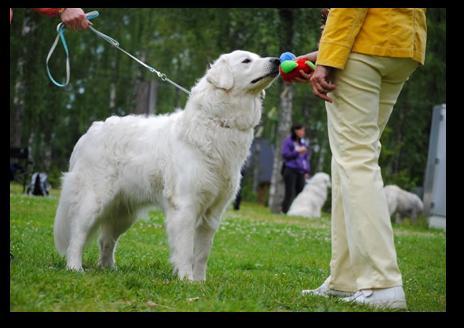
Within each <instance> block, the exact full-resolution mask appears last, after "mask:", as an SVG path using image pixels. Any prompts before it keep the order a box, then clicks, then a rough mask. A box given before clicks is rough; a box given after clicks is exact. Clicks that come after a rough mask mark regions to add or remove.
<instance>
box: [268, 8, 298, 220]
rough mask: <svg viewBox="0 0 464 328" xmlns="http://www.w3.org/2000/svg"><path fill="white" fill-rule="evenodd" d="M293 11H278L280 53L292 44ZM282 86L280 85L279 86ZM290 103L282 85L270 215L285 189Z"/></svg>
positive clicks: (286, 86) (276, 209)
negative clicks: (284, 155)
mask: <svg viewBox="0 0 464 328" xmlns="http://www.w3.org/2000/svg"><path fill="white" fill-rule="evenodd" d="M294 11H295V9H292V8H281V9H279V18H280V31H281V38H280V39H281V40H282V43H281V45H280V51H281V52H284V51H289V50H290V49H292V48H293V47H292V44H293V42H292V41H293V23H294ZM281 85H282V84H281ZM292 102H293V87H292V86H291V85H290V84H287V83H283V91H282V92H281V94H280V115H279V122H278V126H277V138H276V147H275V149H276V151H275V154H274V167H273V168H272V179H271V188H270V191H269V208H270V209H271V212H272V213H279V212H280V211H281V205H282V201H283V199H284V194H285V187H284V182H283V178H282V174H281V168H282V155H281V154H280V149H281V144H282V141H283V140H284V139H285V137H287V136H288V134H289V133H290V127H291V125H292Z"/></svg>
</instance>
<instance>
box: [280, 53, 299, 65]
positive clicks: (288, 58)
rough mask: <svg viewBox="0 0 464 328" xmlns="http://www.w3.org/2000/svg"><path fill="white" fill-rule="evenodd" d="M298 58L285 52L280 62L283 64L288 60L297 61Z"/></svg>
mask: <svg viewBox="0 0 464 328" xmlns="http://www.w3.org/2000/svg"><path fill="white" fill-rule="evenodd" d="M295 59H296V56H295V55H294V54H292V53H291V52H284V53H283V54H281V55H280V62H281V63H283V62H284V61H286V60H295Z"/></svg>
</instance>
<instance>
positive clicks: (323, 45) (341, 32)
mask: <svg viewBox="0 0 464 328" xmlns="http://www.w3.org/2000/svg"><path fill="white" fill-rule="evenodd" d="M368 9H369V8H333V9H330V11H329V15H328V16H327V23H326V25H325V27H324V31H323V33H322V37H321V40H320V42H319V54H318V56H317V65H324V66H330V67H335V68H338V69H343V68H344V67H345V64H346V61H347V60H348V56H349V54H350V52H351V48H352V47H353V44H354V40H355V39H356V36H357V35H358V33H359V30H360V29H361V26H362V25H363V22H364V19H365V18H366V14H367V11H368Z"/></svg>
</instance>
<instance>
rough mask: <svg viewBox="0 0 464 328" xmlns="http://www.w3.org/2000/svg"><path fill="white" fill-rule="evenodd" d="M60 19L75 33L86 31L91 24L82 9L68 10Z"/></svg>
mask: <svg viewBox="0 0 464 328" xmlns="http://www.w3.org/2000/svg"><path fill="white" fill-rule="evenodd" d="M60 17H61V21H62V22H63V23H64V25H66V27H68V28H70V29H71V30H73V31H77V30H85V29H87V28H88V27H89V25H90V24H91V23H90V21H89V20H88V19H87V17H86V16H85V13H84V11H83V10H82V9H81V8H66V9H65V10H64V11H63V12H62V13H61V16H60Z"/></svg>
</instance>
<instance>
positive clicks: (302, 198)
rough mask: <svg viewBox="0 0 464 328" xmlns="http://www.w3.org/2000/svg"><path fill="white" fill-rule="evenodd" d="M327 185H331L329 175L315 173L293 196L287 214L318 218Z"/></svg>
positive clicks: (325, 196)
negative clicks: (296, 194)
mask: <svg viewBox="0 0 464 328" xmlns="http://www.w3.org/2000/svg"><path fill="white" fill-rule="evenodd" d="M329 187H331V183H330V175H328V174H327V173H323V172H319V173H316V174H315V175H314V176H313V177H312V178H311V179H309V180H308V181H307V183H306V185H305V187H304V188H303V190H302V191H301V192H300V193H299V194H298V196H296V197H295V199H294V200H293V202H292V205H291V206H290V209H289V210H288V212H287V215H291V216H304V217H308V218H320V217H321V209H322V207H323V206H324V204H325V201H326V200H327V189H328V188H329Z"/></svg>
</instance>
